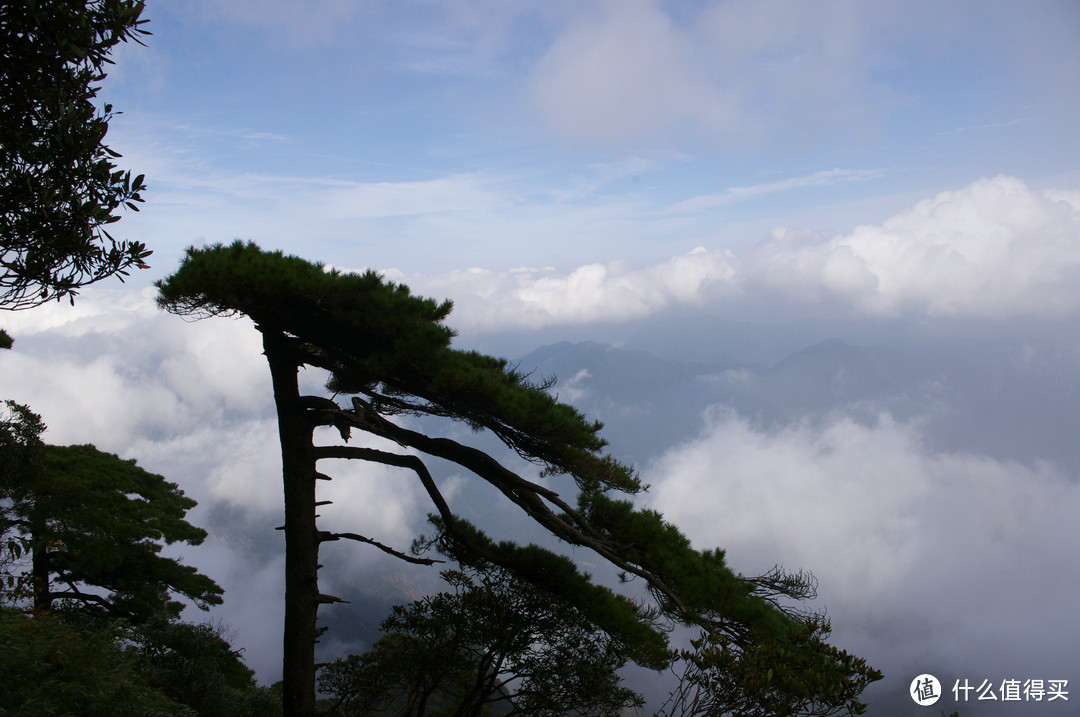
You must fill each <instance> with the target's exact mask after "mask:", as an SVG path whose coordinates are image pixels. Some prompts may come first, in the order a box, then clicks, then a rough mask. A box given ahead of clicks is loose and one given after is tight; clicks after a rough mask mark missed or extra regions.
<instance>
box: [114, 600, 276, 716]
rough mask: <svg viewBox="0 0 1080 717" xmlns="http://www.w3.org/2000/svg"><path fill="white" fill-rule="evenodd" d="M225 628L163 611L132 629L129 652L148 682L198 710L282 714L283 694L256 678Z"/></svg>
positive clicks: (215, 713)
mask: <svg viewBox="0 0 1080 717" xmlns="http://www.w3.org/2000/svg"><path fill="white" fill-rule="evenodd" d="M222 633H223V630H222V628H220V627H215V626H213V625H209V624H201V625H194V624H191V623H186V622H178V621H175V620H170V619H167V618H166V617H165V616H160V615H158V616H155V617H154V618H152V619H151V620H149V621H147V622H145V623H143V624H141V625H139V626H138V627H137V628H135V629H134V630H133V631H132V643H133V644H132V646H131V647H130V648H129V654H130V655H131V657H132V659H133V660H134V661H135V663H136V664H137V665H138V666H139V671H140V674H141V675H142V677H143V679H144V680H145V682H146V684H148V685H149V686H150V687H152V688H154V689H155V690H157V691H159V692H161V693H162V694H164V695H166V696H168V697H169V698H171V699H173V700H175V701H177V702H180V703H182V704H185V705H187V706H189V707H191V708H192V709H193V710H194V711H195V713H196V714H198V715H201V716H205V717H217V716H218V715H229V717H270V715H280V714H281V696H280V695H279V694H276V693H275V692H273V691H272V690H270V689H268V688H264V687H259V686H258V685H257V684H256V683H255V679H254V673H253V672H252V671H251V670H250V669H249V668H248V667H247V666H246V665H245V664H244V663H243V661H242V660H241V659H240V654H239V653H238V652H236V651H235V650H233V649H232V647H231V646H230V644H229V642H228V640H227V639H226V638H225V637H224V635H223V634H222Z"/></svg>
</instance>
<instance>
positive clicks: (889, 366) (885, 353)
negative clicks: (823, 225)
mask: <svg viewBox="0 0 1080 717" xmlns="http://www.w3.org/2000/svg"><path fill="white" fill-rule="evenodd" d="M774 331H779V329H774ZM766 334H767V332H762V333H761V334H759V338H760V339H761V340H762V345H766V344H767V345H769V346H778V345H779V344H780V343H782V340H781V339H774V338H770V337H769V336H767V335H766ZM632 346H633V349H627V348H619V347H616V346H612V345H610V344H602V343H597V342H591V341H586V342H580V343H570V342H561V343H558V344H552V345H548V346H543V347H541V348H539V349H537V350H536V351H533V352H531V353H529V354H527V355H525V356H524V357H522V358H521V359H520V361H519V362H518V365H519V367H520V368H521V369H522V370H525V371H529V370H533V371H535V372H536V374H537V376H541V375H542V376H545V377H550V376H555V377H557V379H558V381H557V383H556V385H555V386H554V388H553V389H552V390H553V391H554V392H555V393H557V394H558V395H559V396H560V399H561V400H565V401H567V402H569V403H572V404H574V405H575V406H577V407H578V408H580V409H581V410H583V411H584V412H585V413H586V414H587V415H589V416H594V417H596V418H598V419H599V420H601V421H605V422H606V423H607V424H608V425H607V427H606V428H605V431H604V435H605V436H606V437H607V438H608V440H609V441H610V442H611V444H612V450H614V451H615V452H616V454H618V455H620V456H622V457H625V458H627V459H628V460H632V461H638V462H641V461H645V460H648V459H650V458H652V457H653V456H656V455H659V454H660V453H662V452H663V451H664V450H667V449H668V448H670V447H671V446H674V445H676V444H678V443H680V442H682V441H686V440H689V439H692V438H693V437H695V436H696V435H697V434H698V433H699V432H700V430H701V427H702V420H703V414H704V412H705V410H706V409H707V408H709V407H710V406H724V407H727V408H729V409H732V410H734V411H735V412H737V413H738V414H739V415H740V416H742V417H744V418H745V419H747V420H749V421H751V422H752V423H753V424H754V425H756V426H758V427H759V428H766V429H767V428H779V427H782V426H784V425H788V424H790V423H791V422H793V421H798V420H805V419H811V420H813V419H815V418H825V417H828V416H831V415H835V414H836V413H837V412H844V413H848V414H850V415H852V416H853V417H856V418H860V417H864V418H867V419H868V420H869V419H870V418H873V417H876V415H877V414H880V413H881V412H888V413H889V414H891V415H892V416H893V417H894V418H896V419H898V420H902V421H906V420H912V419H918V420H919V421H920V422H921V424H922V425H923V426H924V433H925V437H926V441H927V444H928V446H929V447H931V448H934V449H936V450H942V451H951V452H970V453H980V454H985V455H989V456H992V457H995V458H999V459H1009V460H1016V461H1019V462H1023V463H1030V462H1032V461H1039V460H1044V459H1047V458H1049V459H1050V460H1052V461H1053V462H1056V463H1059V464H1061V465H1062V466H1064V467H1067V468H1069V469H1070V470H1073V471H1074V472H1080V441H1077V440H1076V438H1075V436H1074V435H1072V431H1071V429H1070V428H1069V427H1070V426H1075V425H1077V424H1078V423H1080V361H1078V360H1077V358H1076V356H1074V355H1072V354H1070V353H1069V352H1065V351H1060V350H1058V349H1055V348H1054V347H1050V346H1045V345H1038V344H1032V343H1030V342H1017V341H1004V340H1003V341H996V342H995V341H985V340H981V341H976V340H960V339H958V340H955V341H940V342H938V343H936V344H935V343H932V342H922V343H918V342H912V343H911V345H910V350H904V349H902V348H896V347H893V346H889V347H884V346H873V345H855V344H850V343H848V342H847V341H845V340H842V339H840V338H836V337H830V338H827V339H825V340H823V341H817V342H815V343H811V344H808V345H805V346H802V347H800V348H798V349H797V350H794V351H792V352H791V353H789V354H787V355H784V356H783V357H781V358H780V359H779V360H777V361H775V362H772V363H769V364H766V365H756V366H755V365H751V364H748V363H740V362H737V361H735V360H734V359H732V358H731V355H730V354H727V353H725V352H714V355H716V356H718V359H717V360H714V361H702V360H678V359H676V358H672V357H671V356H670V354H671V353H672V346H670V345H667V344H663V343H658V344H656V346H657V349H658V351H657V353H653V352H650V351H646V350H644V349H642V348H641V347H642V341H641V339H640V336H639V337H638V339H637V340H635V341H634V342H633V344H632ZM658 354H663V356H661V355H658ZM699 355H700V354H699ZM1047 406H1050V407H1051V410H1049V412H1048V411H1047Z"/></svg>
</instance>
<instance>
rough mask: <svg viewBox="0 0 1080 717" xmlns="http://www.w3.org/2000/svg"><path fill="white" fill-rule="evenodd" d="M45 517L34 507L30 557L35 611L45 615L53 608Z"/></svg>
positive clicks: (31, 519)
mask: <svg viewBox="0 0 1080 717" xmlns="http://www.w3.org/2000/svg"><path fill="white" fill-rule="evenodd" d="M45 533H46V525H45V519H44V517H43V516H42V515H41V514H40V513H39V512H38V509H36V508H35V509H34V512H33V514H32V516H31V518H30V535H31V540H32V547H31V550H32V555H31V559H30V585H31V588H32V590H33V592H34V613H35V614H37V615H43V614H45V613H47V612H50V611H51V610H52V592H51V590H50V587H49V573H50V572H52V569H51V568H52V566H51V565H49V541H48V539H47V538H46V537H45Z"/></svg>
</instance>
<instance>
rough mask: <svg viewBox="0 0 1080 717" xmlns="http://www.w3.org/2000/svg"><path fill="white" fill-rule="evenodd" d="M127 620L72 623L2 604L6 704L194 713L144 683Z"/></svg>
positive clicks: (121, 715) (1, 676) (24, 708)
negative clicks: (130, 650)
mask: <svg viewBox="0 0 1080 717" xmlns="http://www.w3.org/2000/svg"><path fill="white" fill-rule="evenodd" d="M125 637H126V632H125V630H124V628H123V626H122V625H121V624H119V623H103V624H97V625H80V624H69V623H67V622H65V621H63V620H61V619H60V618H58V617H56V616H52V615H39V616H37V617H35V618H28V617H26V616H25V615H23V614H22V613H21V612H20V611H18V610H13V609H10V608H2V609H0V708H2V709H3V710H6V712H5V714H11V715H27V716H29V715H61V716H65V717H128V716H130V717H145V716H147V715H189V714H190V712H189V711H188V710H187V709H186V708H185V707H184V706H183V705H180V704H178V703H177V702H175V701H173V700H171V699H169V698H168V697H166V696H165V695H164V694H162V693H161V692H159V691H157V690H155V689H153V688H152V687H149V686H148V685H146V684H145V682H144V681H143V680H142V678H141V675H140V670H139V667H138V665H137V664H136V663H135V661H134V660H133V659H132V658H131V655H129V654H127V653H126V652H125V651H124V650H123V649H122V648H121V643H122V642H123V640H124V638H125Z"/></svg>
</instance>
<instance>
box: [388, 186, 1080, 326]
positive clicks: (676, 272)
mask: <svg viewBox="0 0 1080 717" xmlns="http://www.w3.org/2000/svg"><path fill="white" fill-rule="evenodd" d="M390 277H391V278H393V279H395V280H400V281H404V282H405V283H408V284H409V285H411V286H413V287H414V288H415V289H417V290H418V291H421V292H422V293H425V294H429V295H433V296H439V297H443V296H446V297H451V298H453V299H454V301H455V304H456V306H457V309H456V311H455V314H454V315H453V317H452V322H453V323H455V324H456V325H458V326H461V327H462V328H463V329H466V330H470V331H492V330H499V329H505V328H513V327H519V328H539V327H542V326H549V325H558V324H583V323H589V322H594V321H622V320H627V319H633V318H640V317H643V316H647V315H651V314H656V313H659V312H662V311H664V310H667V309H672V308H680V307H699V308H700V307H712V308H731V307H733V306H736V305H737V304H738V303H739V302H741V301H746V302H751V303H752V302H755V301H756V302H769V301H772V302H773V303H774V304H776V305H777V306H779V307H780V308H781V309H783V307H784V305H785V303H786V304H787V305H789V306H790V305H793V304H796V303H798V304H800V305H802V306H803V307H804V308H805V307H813V306H815V305H817V306H822V307H830V308H831V309H832V310H839V311H840V312H841V314H843V315H861V316H879V317H898V316H899V317H912V318H919V317H943V316H944V317H960V318H1008V317H1017V316H1031V317H1047V318H1063V317H1075V316H1076V314H1077V311H1078V310H1080V192H1078V191H1076V190H1059V189H1046V190H1034V189H1031V188H1029V187H1028V186H1027V185H1025V184H1024V183H1023V182H1022V181H1021V180H1019V179H1016V178H1014V177H1007V176H998V177H993V178H985V179H980V180H978V181H976V182H974V183H972V184H970V185H969V186H967V187H964V188H962V189H959V190H956V191H948V192H942V193H940V194H938V195H937V196H935V197H933V198H930V199H926V200H923V201H920V202H918V203H917V204H915V205H914V206H913V207H911V208H909V209H907V210H905V211H903V212H901V213H899V214H896V215H895V216H892V217H890V218H888V219H886V220H885V221H884V222H882V223H881V224H877V225H864V226H859V227H856V228H855V229H854V231H852V232H851V233H850V234H846V235H840V236H836V237H833V238H831V239H825V238H824V237H821V236H820V235H818V234H816V233H814V232H811V231H806V230H797V229H789V228H783V227H781V228H777V229H775V230H773V232H772V234H771V236H770V237H769V238H768V239H766V240H765V241H763V242H761V243H760V244H759V245H758V246H757V247H756V249H754V250H752V251H750V252H749V253H748V254H747V255H746V256H745V257H738V256H736V255H735V254H734V253H732V252H731V251H730V250H727V249H724V248H716V249H706V248H704V247H699V248H697V249H695V250H694V251H692V252H690V253H688V254H684V255H681V256H676V257H673V258H672V259H670V260H668V261H665V262H662V263H659V264H654V265H652V266H647V267H632V266H630V265H628V264H626V263H620V262H611V263H608V264H588V265H584V266H580V267H578V268H576V269H574V270H572V271H570V272H568V273H565V274H560V273H559V272H557V271H555V270H554V269H552V268H548V269H536V268H527V267H525V268H520V269H516V270H512V271H504V272H497V271H491V270H488V269H479V268H477V269H470V270H468V271H454V272H450V273H446V274H442V275H435V276H419V275H415V276H409V275H406V274H403V273H401V272H392V273H391V274H390Z"/></svg>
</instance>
